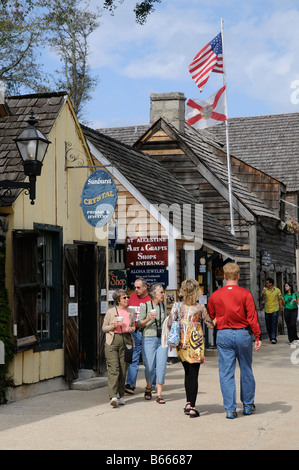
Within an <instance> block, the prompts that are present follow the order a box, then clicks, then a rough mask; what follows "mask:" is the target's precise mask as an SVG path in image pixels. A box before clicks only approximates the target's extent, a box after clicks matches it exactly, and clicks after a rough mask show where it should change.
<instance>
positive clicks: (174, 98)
mask: <svg viewBox="0 0 299 470" xmlns="http://www.w3.org/2000/svg"><path fill="white" fill-rule="evenodd" d="M185 101H186V98H185V95H184V93H180V92H174V93H151V110H150V124H153V123H154V122H156V121H157V120H158V119H160V118H164V119H165V120H166V121H168V122H170V123H171V124H172V125H173V126H174V127H176V128H177V129H178V131H179V132H181V133H182V134H184V127H185Z"/></svg>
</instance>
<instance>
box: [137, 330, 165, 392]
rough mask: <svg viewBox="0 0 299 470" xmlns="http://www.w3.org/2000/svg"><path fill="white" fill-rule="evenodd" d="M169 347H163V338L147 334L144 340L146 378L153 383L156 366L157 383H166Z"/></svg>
mask: <svg viewBox="0 0 299 470" xmlns="http://www.w3.org/2000/svg"><path fill="white" fill-rule="evenodd" d="M167 356H168V348H162V346H161V338H157V336H145V337H143V342H142V357H143V363H144V366H145V380H146V381H147V382H148V383H150V384H152V383H153V374H154V370H155V368H156V381H157V384H164V382H165V371H166V363H167Z"/></svg>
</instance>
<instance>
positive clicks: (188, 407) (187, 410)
mask: <svg viewBox="0 0 299 470" xmlns="http://www.w3.org/2000/svg"><path fill="white" fill-rule="evenodd" d="M190 409H191V406H190V401H188V402H187V403H186V406H185V408H184V413H185V415H188V414H189V413H190Z"/></svg>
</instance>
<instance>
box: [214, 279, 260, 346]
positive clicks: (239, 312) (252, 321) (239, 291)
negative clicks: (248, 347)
mask: <svg viewBox="0 0 299 470" xmlns="http://www.w3.org/2000/svg"><path fill="white" fill-rule="evenodd" d="M207 310H208V312H209V315H210V317H211V319H212V320H214V318H215V317H216V319H217V330H223V329H225V328H232V329H238V328H246V327H247V326H250V327H251V329H252V332H253V334H254V336H255V338H256V340H259V339H260V335H261V329H260V326H259V324H258V319H257V313H256V309H255V305H254V300H253V297H252V295H251V292H249V290H247V289H244V287H240V286H238V285H233V286H224V287H221V289H218V290H216V291H215V292H213V294H212V295H211V297H210V299H209V302H208V305H207Z"/></svg>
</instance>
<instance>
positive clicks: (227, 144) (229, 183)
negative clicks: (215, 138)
mask: <svg viewBox="0 0 299 470" xmlns="http://www.w3.org/2000/svg"><path fill="white" fill-rule="evenodd" d="M223 31H224V28H223V19H222V18H221V39H222V57H223V85H225V86H226V68H225V59H224V57H225V54H224V40H223ZM224 105H225V115H226V116H227V119H226V121H225V133H226V158H227V180H228V197H229V211H230V227H231V229H230V231H231V234H232V235H235V227H234V214H233V196H232V182H231V166H230V153H229V137H228V109H227V88H226V93H225V99H224Z"/></svg>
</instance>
